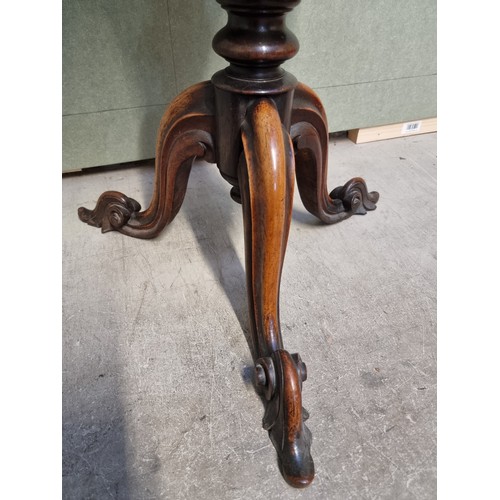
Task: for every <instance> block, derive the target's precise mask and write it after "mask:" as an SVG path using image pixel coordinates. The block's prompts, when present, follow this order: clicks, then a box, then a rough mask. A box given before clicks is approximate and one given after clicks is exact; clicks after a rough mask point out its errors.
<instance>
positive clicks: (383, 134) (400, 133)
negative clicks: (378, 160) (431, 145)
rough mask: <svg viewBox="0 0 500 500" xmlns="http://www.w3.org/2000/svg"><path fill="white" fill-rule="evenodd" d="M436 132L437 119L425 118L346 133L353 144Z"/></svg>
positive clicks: (357, 129)
mask: <svg viewBox="0 0 500 500" xmlns="http://www.w3.org/2000/svg"><path fill="white" fill-rule="evenodd" d="M436 131H437V118H426V119H424V120H415V121H412V122H404V123H393V124H392V125H383V126H381V127H370V128H356V129H353V130H349V131H348V132H347V137H349V139H350V140H351V141H352V142H354V143H355V144H363V143H365V142H373V141H381V140H384V139H394V138H396V137H406V136H408V135H417V134H428V133H429V132H436Z"/></svg>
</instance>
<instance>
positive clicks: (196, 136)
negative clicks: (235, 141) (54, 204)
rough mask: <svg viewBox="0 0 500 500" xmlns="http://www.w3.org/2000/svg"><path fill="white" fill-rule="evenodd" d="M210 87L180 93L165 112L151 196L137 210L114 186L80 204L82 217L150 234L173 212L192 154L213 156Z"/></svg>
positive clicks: (211, 158) (183, 190)
mask: <svg viewBox="0 0 500 500" xmlns="http://www.w3.org/2000/svg"><path fill="white" fill-rule="evenodd" d="M213 94H214V91H213V87H212V84H211V83H210V82H203V83H200V84H197V85H194V86H192V87H190V88H189V89H187V90H186V91H184V92H183V93H182V94H180V95H179V96H178V97H177V98H176V99H175V100H174V101H173V102H172V104H171V105H170V107H169V108H168V109H167V111H166V112H165V115H164V116H163V118H162V121H161V123H160V128H159V131H158V137H157V141H156V162H155V180H154V191H153V197H152V200H151V203H150V205H149V207H148V208H147V209H146V210H144V211H143V212H139V210H140V209H141V206H140V205H139V203H138V202H137V201H135V200H134V199H132V198H128V197H127V196H125V195H124V194H122V193H119V192H117V191H107V192H105V193H103V194H102V195H101V196H100V197H99V199H98V201H97V205H96V207H95V208H94V210H89V209H87V208H83V207H80V208H79V209H78V216H79V217H80V219H81V220H82V221H83V222H86V223H87V224H89V225H91V226H95V227H100V228H101V230H102V232H103V233H105V232H108V231H119V232H121V233H123V234H126V235H127V236H133V237H135V238H144V239H146V238H154V237H155V236H157V235H158V234H159V233H160V232H161V231H162V229H163V228H164V227H165V226H166V225H167V224H169V223H170V222H171V221H172V220H173V219H174V217H175V216H176V215H177V212H178V211H179V209H180V207H181V205H182V202H183V200H184V196H185V194H186V188H187V183H188V178H189V173H190V171H191V165H192V163H193V161H194V159H195V158H202V159H204V160H206V161H208V162H214V161H215V159H214V149H213V136H214V133H215V118H214V112H213V103H214V97H213Z"/></svg>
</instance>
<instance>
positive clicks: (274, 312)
mask: <svg viewBox="0 0 500 500" xmlns="http://www.w3.org/2000/svg"><path fill="white" fill-rule="evenodd" d="M242 140H243V149H244V158H245V161H241V162H240V169H239V179H240V191H241V197H242V204H243V216H244V225H245V252H246V274H247V290H248V303H249V310H250V327H251V332H252V337H253V342H254V351H255V353H256V356H257V357H258V359H257V361H256V380H257V385H258V387H260V388H261V389H262V392H263V394H264V396H265V400H266V411H265V416H264V420H263V425H264V428H265V429H266V430H268V431H269V435H270V438H271V441H272V442H273V444H274V447H275V448H276V451H277V453H278V458H279V463H280V467H281V471H282V474H283V476H284V478H285V480H286V481H287V482H288V483H289V484H291V485H292V486H295V487H299V488H300V487H305V486H307V485H308V484H310V483H311V481H312V480H313V478H314V463H313V461H312V458H311V454H310V446H311V433H310V432H309V430H308V429H307V427H306V426H305V425H304V417H305V415H306V412H305V411H304V410H303V408H302V395H301V390H302V381H303V380H305V378H306V368H305V365H304V364H303V363H302V361H301V360H300V357H299V356H298V355H290V353H288V352H287V351H286V350H284V349H283V342H282V338H281V330H280V318H279V288H280V280H281V270H282V266H283V259H284V257H285V250H286V243H287V239H288V232H289V228H290V220H291V210H292V201H293V186H294V160H293V149H292V144H291V140H290V136H289V134H288V132H287V131H286V130H285V128H284V127H283V125H282V123H281V120H280V116H279V113H278V111H277V109H276V106H275V104H274V102H273V101H272V100H270V99H262V100H259V101H257V102H256V103H255V104H254V105H252V106H250V108H249V109H248V113H247V118H246V120H245V122H244V123H243V127H242Z"/></svg>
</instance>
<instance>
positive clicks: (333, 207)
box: [291, 84, 379, 224]
mask: <svg viewBox="0 0 500 500" xmlns="http://www.w3.org/2000/svg"><path fill="white" fill-rule="evenodd" d="M291 136H292V139H293V144H294V150H295V166H296V175H297V186H298V188H299V193H300V197H301V199H302V202H303V204H304V206H305V208H306V209H307V210H308V211H309V212H311V213H312V214H313V215H315V216H316V217H318V218H319V219H320V220H322V221H323V222H325V223H327V224H334V223H336V222H340V221H342V220H345V219H347V218H349V217H351V216H352V215H355V214H361V215H364V214H366V212H367V211H368V210H375V208H377V207H376V203H377V201H378V199H379V194H378V193H377V192H376V191H371V192H369V191H368V189H367V187H366V183H365V181H364V180H363V179H361V178H360V177H355V178H354V179H351V180H350V181H349V182H347V183H346V184H345V185H344V186H340V187H337V188H335V189H334V190H333V191H332V192H331V193H330V194H328V189H327V177H328V126H327V122H326V114H325V110H324V109H323V106H322V104H321V101H320V99H319V97H318V96H317V95H316V94H315V93H314V91H313V90H312V89H310V88H309V87H307V86H306V85H303V84H299V85H298V87H297V89H296V90H295V97H294V103H293V109H292V127H291Z"/></svg>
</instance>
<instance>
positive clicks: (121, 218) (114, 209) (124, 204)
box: [78, 191, 141, 233]
mask: <svg viewBox="0 0 500 500" xmlns="http://www.w3.org/2000/svg"><path fill="white" fill-rule="evenodd" d="M140 210H141V205H140V204H139V202H137V201H136V200H134V199H133V198H129V197H128V196H125V195H124V194H123V193H119V192H118V191H106V192H105V193H103V194H101V196H99V199H98V200H97V204H96V207H95V208H94V210H89V209H88V208H84V207H80V208H79V209H78V217H79V218H80V220H81V221H82V222H85V223H87V224H89V225H90V226H93V227H100V228H101V231H102V232H103V233H107V232H108V231H119V230H120V229H121V228H122V227H123V226H124V225H125V224H127V222H128V221H129V220H130V219H131V218H132V217H134V215H135V214H137V213H138V212H139V211H140Z"/></svg>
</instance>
